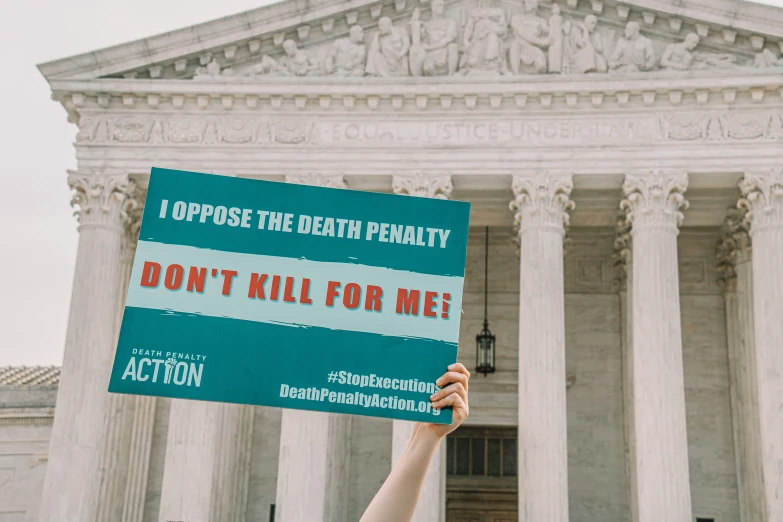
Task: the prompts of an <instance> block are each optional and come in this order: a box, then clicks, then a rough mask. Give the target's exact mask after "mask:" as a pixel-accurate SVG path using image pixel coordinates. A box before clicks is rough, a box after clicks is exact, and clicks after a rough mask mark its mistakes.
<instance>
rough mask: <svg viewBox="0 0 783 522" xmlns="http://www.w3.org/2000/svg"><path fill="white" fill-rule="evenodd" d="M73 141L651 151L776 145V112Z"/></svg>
mask: <svg viewBox="0 0 783 522" xmlns="http://www.w3.org/2000/svg"><path fill="white" fill-rule="evenodd" d="M76 140H77V143H78V144H80V145H85V144H109V143H117V144H136V143H146V144H151V145H166V144H176V145H202V144H206V145H217V144H224V143H225V144H230V145H257V146H275V145H284V146H285V145H300V146H307V145H327V146H329V145H334V146H344V147H357V146H358V147H361V146H383V147H390V146H411V145H417V146H418V144H419V143H421V142H422V140H425V141H426V142H427V143H428V144H429V145H431V146H472V145H473V146H500V147H503V146H514V147H547V146H549V147H558V146H586V145H607V146H619V145H655V144H658V143H666V142H678V141H683V142H731V141H775V140H783V111H780V110H768V111H755V110H754V111H709V112H683V113H681V114H671V113H668V112H665V113H661V114H660V115H658V116H655V115H649V114H641V115H627V116H625V115H607V116H589V117H573V118H571V119H550V118H546V117H538V118H535V117H526V118H514V119H508V118H504V119H497V118H486V117H477V118H475V119H471V120H470V121H453V120H449V119H441V118H428V119H421V118H415V117H411V118H407V119H406V118H396V119H394V120H389V121H384V120H376V121H364V120H354V119H350V118H345V117H324V118H322V119H316V118H315V117H301V116H290V117H289V116H282V115H281V116H269V115H259V116H253V115H247V114H235V115H234V114H225V115H220V116H214V115H199V114H192V115H184V114H183V115H178V114H172V113H160V114H146V115H139V116H132V117H130V116H116V115H115V116H108V115H99V114H93V113H88V114H85V115H83V116H82V117H81V121H80V129H79V133H78V134H77V137H76Z"/></svg>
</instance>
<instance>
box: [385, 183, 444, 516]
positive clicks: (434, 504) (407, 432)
mask: <svg viewBox="0 0 783 522" xmlns="http://www.w3.org/2000/svg"><path fill="white" fill-rule="evenodd" d="M453 188H454V187H453V185H452V183H451V176H449V175H448V174H443V173H424V172H415V173H414V174H413V175H411V176H394V178H393V179H392V189H393V190H394V193H395V194H405V195H408V196H416V197H422V198H435V199H449V198H450V197H451V192H452V190H453ZM443 371H444V373H445V371H446V369H445V368H444V370H443ZM414 424H415V423H413V422H409V421H404V420H395V421H394V422H393V423H392V466H393V465H394V463H395V462H397V459H398V458H400V455H402V452H403V451H404V450H405V447H406V446H407V445H408V441H409V440H410V438H411V433H412V432H413V426H414ZM445 520H446V441H445V440H444V441H442V442H441V444H440V447H439V448H438V451H436V452H435V454H434V455H433V456H432V460H431V461H430V466H429V468H428V469H427V475H426V476H425V477H424V484H423V485H422V488H421V494H420V495H419V502H418V503H417V504H416V511H415V512H414V513H413V518H411V522H445Z"/></svg>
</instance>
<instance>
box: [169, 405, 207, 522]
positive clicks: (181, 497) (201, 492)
mask: <svg viewBox="0 0 783 522" xmlns="http://www.w3.org/2000/svg"><path fill="white" fill-rule="evenodd" d="M219 406H220V405H219V404H218V403H214V402H205V401H191V400H185V399H171V411H170V412H169V431H168V435H167V438H166V460H165V463H164V468H163V486H162V488H161V495H160V513H159V515H158V520H159V521H160V522H168V521H170V520H183V521H187V522H213V520H212V519H211V512H210V509H211V506H212V484H213V477H214V475H215V449H216V448H215V440H216V434H217V421H218V408H219Z"/></svg>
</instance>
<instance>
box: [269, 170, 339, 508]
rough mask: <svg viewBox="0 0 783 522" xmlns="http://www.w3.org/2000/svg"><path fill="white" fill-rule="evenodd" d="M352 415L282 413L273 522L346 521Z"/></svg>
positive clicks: (334, 180)
mask: <svg viewBox="0 0 783 522" xmlns="http://www.w3.org/2000/svg"><path fill="white" fill-rule="evenodd" d="M286 182H287V183H296V184H302V185H314V186H322V187H332V188H345V187H346V184H345V181H344V179H343V177H342V176H340V175H336V176H329V175H323V174H320V173H310V174H306V175H302V176H286ZM350 457H351V417H350V416H349V415H336V414H329V413H321V412H311V411H300V410H283V418H282V421H281V427H280V455H279V462H278V471H277V496H276V500H275V522H311V521H315V520H317V521H319V522H321V521H323V522H344V521H345V520H347V519H348V518H347V517H348V495H349V494H350V492H349V490H348V479H349V472H350Z"/></svg>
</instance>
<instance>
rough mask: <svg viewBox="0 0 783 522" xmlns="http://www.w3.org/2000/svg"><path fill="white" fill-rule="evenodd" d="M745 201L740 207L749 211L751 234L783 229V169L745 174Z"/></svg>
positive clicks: (748, 218) (740, 202)
mask: <svg viewBox="0 0 783 522" xmlns="http://www.w3.org/2000/svg"><path fill="white" fill-rule="evenodd" d="M740 190H741V191H742V196H743V199H741V200H740V201H739V203H738V207H739V208H741V209H744V210H746V211H747V214H746V215H745V222H746V223H747V224H748V225H749V226H750V234H751V236H753V235H754V234H755V233H757V232H759V231H761V230H766V229H769V228H781V227H783V167H776V168H772V169H769V170H768V171H766V172H756V173H748V174H745V177H744V178H743V179H742V181H741V182H740Z"/></svg>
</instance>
